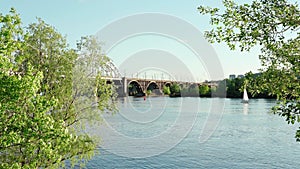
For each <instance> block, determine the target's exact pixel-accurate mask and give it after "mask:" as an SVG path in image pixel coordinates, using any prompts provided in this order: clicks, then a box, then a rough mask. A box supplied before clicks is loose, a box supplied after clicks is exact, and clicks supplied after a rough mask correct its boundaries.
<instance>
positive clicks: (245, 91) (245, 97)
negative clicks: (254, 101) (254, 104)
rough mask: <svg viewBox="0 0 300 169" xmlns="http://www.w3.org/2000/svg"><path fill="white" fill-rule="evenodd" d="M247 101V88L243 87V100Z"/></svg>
mask: <svg viewBox="0 0 300 169" xmlns="http://www.w3.org/2000/svg"><path fill="white" fill-rule="evenodd" d="M248 101H249V98H248V94H247V90H246V88H245V89H244V95H243V102H244V103H248Z"/></svg>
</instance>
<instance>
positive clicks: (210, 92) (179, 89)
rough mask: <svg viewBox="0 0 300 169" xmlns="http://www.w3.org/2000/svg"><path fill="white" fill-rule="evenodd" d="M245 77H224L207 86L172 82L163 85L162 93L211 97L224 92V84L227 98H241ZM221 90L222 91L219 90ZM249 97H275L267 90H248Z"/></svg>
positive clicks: (175, 95)
mask: <svg viewBox="0 0 300 169" xmlns="http://www.w3.org/2000/svg"><path fill="white" fill-rule="evenodd" d="M244 82H245V78H234V79H224V80H221V81H218V82H216V83H217V84H218V85H217V86H209V85H208V84H202V85H201V86H198V85H190V86H185V85H181V84H177V83H174V84H172V85H171V86H170V87H167V86H165V87H164V88H163V93H164V94H165V95H170V96H171V97H180V96H183V97H184V96H193V97H195V96H196V97H197V96H200V97H212V96H214V93H221V92H223V93H225V92H224V86H226V97H227V98H242V96H243V89H244V84H245V83H244ZM221 90H223V91H221ZM248 96H249V97H250V98H276V97H275V96H270V95H268V93H267V92H261V93H260V94H257V95H252V94H251V93H250V92H248Z"/></svg>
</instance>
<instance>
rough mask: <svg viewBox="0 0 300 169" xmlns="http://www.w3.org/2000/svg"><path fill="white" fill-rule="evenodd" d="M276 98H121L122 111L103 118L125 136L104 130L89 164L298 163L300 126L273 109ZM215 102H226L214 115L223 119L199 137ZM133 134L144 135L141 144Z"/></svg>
mask: <svg viewBox="0 0 300 169" xmlns="http://www.w3.org/2000/svg"><path fill="white" fill-rule="evenodd" d="M274 104H275V101H274V100H265V99H253V100H251V101H250V103H249V105H244V104H242V103H241V100H240V99H218V98H168V97H152V98H148V99H147V100H146V101H144V100H143V98H131V97H129V98H125V99H122V100H120V104H119V108H120V113H117V114H115V115H113V116H110V115H104V118H105V120H106V122H107V124H108V125H109V126H110V127H111V128H113V131H114V132H116V133H117V134H121V137H124V138H125V139H124V140H123V139H119V138H117V139H116V138H115V139H113V138H112V137H107V135H106V136H105V138H107V139H105V138H104V139H103V142H104V143H103V146H102V147H101V148H100V155H97V156H95V157H94V158H93V159H92V160H91V161H90V162H89V163H88V164H87V168H298V167H299V165H300V160H299V159H300V151H299V150H300V144H299V143H297V142H295V139H294V135H295V131H296V129H297V127H298V126H297V125H288V124H287V123H286V122H285V121H284V119H283V118H281V117H279V116H277V115H273V114H271V113H269V110H270V108H271V107H272V106H273V105H274ZM223 106H224V107H223ZM215 107H221V108H223V109H222V110H223V112H219V114H218V115H217V116H214V117H215V118H220V121H219V123H218V125H217V128H216V129H215V130H214V131H213V133H212V135H211V136H210V137H209V139H208V140H206V141H205V142H203V143H202V142H201V143H200V142H199V136H200V135H201V132H203V131H204V132H212V130H206V129H204V128H205V125H206V124H208V122H207V121H206V120H207V118H208V117H209V115H210V113H211V110H212V109H213V108H215ZM219 115H222V116H219ZM180 120H182V121H183V122H182V123H179V121H180ZM210 120H211V119H210ZM211 121H214V120H211ZM215 122H218V120H216V119H215ZM210 129H211V128H210ZM102 130H103V129H102ZM102 132H104V133H105V132H107V133H108V134H109V132H111V131H102ZM163 134H166V135H167V136H166V137H163V136H162V135H163ZM168 136H169V137H168ZM132 138H133V139H135V138H137V139H141V140H140V142H138V143H140V144H141V145H142V146H141V145H139V144H137V143H132V142H131V141H130V139H132ZM146 140H147V141H146ZM149 140H150V141H149ZM151 140H152V141H151ZM177 141H178V144H174V146H170V147H168V145H173V143H177ZM144 154H147V156H149V157H142V156H143V155H144ZM151 154H156V155H153V156H152V155H151ZM133 157H135V158H133Z"/></svg>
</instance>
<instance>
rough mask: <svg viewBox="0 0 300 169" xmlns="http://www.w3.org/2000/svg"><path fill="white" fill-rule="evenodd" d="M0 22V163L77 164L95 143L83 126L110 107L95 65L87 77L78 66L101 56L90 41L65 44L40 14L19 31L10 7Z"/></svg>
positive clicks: (23, 165)
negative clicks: (75, 45)
mask: <svg viewBox="0 0 300 169" xmlns="http://www.w3.org/2000/svg"><path fill="white" fill-rule="evenodd" d="M0 23H1V25H0V26H1V30H0V39H1V40H0V136H1V137H0V168H9V167H10V168H58V167H60V166H63V165H64V162H65V161H66V160H70V161H71V162H72V164H73V165H75V164H76V163H81V164H83V163H84V161H86V160H88V159H89V158H90V157H91V155H93V153H94V150H95V148H96V146H97V142H96V139H94V138H92V137H91V136H90V135H88V134H86V133H84V132H82V131H84V128H83V127H84V126H85V124H86V122H89V121H91V120H92V119H95V120H99V119H100V116H99V115H100V113H101V112H104V111H113V110H114V106H113V105H114V103H113V102H112V100H113V99H114V97H115V96H114V93H113V90H112V87H111V86H110V85H106V82H105V80H104V79H101V69H100V70H99V71H98V72H97V73H96V76H95V77H93V78H91V77H90V76H86V75H87V74H84V73H87V71H84V73H79V70H81V69H82V68H90V67H89V66H90V65H91V64H92V63H95V62H98V65H99V67H100V68H102V67H104V65H105V62H106V61H107V57H105V56H104V55H103V54H102V53H101V52H100V51H99V46H97V45H95V44H93V45H92V44H91V43H80V46H81V49H82V50H77V51H76V50H73V49H70V48H68V46H67V44H66V40H65V38H64V37H62V36H61V35H60V34H59V33H58V32H57V31H56V30H55V29H54V28H53V27H51V26H50V25H47V24H46V23H44V22H43V21H42V20H41V19H39V20H38V23H34V24H31V25H29V26H28V28H27V29H26V32H25V30H24V29H23V28H22V27H21V19H20V17H19V15H18V14H16V11H15V10H14V9H11V11H10V14H7V15H5V16H3V15H0ZM90 41H94V40H93V39H92V38H91V37H88V38H86V41H85V42H90ZM81 42H83V41H81ZM96 46H97V48H96ZM83 51H84V52H83ZM83 53H86V54H87V55H88V56H90V57H84V55H83ZM92 54H93V55H92ZM92 58H93V59H92ZM99 58H102V60H101V59H99ZM104 58H105V59H104ZM97 59H98V60H97ZM91 60H92V61H91ZM99 60H101V61H103V62H101V64H100V63H99ZM93 61H95V62H93ZM102 63H103V64H102ZM101 66H102V67H101ZM75 73H76V74H75ZM74 75H76V76H74ZM75 77H76V78H75ZM79 82H82V83H79ZM97 92H98V93H101V94H100V96H99V97H98V98H97V97H96V93H97ZM92 100H93V101H92ZM92 103H93V104H92ZM94 105H96V106H94ZM96 107H97V108H96Z"/></svg>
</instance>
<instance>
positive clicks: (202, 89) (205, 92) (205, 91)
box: [199, 84, 211, 97]
mask: <svg viewBox="0 0 300 169" xmlns="http://www.w3.org/2000/svg"><path fill="white" fill-rule="evenodd" d="M199 95H200V96H206V97H207V96H210V95H211V90H210V88H209V86H208V85H206V84H203V85H200V86H199Z"/></svg>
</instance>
